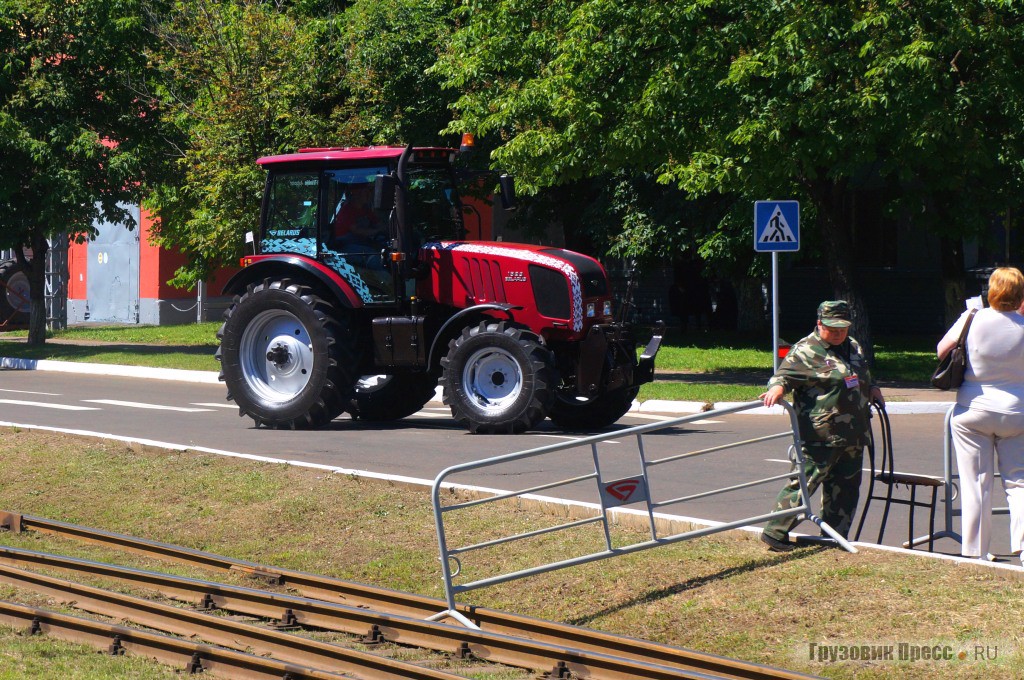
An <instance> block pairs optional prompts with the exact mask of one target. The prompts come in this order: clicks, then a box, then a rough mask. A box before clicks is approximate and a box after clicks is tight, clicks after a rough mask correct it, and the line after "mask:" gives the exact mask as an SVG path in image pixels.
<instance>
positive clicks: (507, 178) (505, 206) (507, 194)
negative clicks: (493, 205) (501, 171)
mask: <svg viewBox="0 0 1024 680" xmlns="http://www.w3.org/2000/svg"><path fill="white" fill-rule="evenodd" d="M498 186H499V187H501V208H502V210H515V209H516V208H517V207H519V206H518V203H517V201H516V181H515V179H514V178H513V177H512V175H501V176H500V177H498Z"/></svg>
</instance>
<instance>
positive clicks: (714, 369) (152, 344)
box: [0, 322, 936, 403]
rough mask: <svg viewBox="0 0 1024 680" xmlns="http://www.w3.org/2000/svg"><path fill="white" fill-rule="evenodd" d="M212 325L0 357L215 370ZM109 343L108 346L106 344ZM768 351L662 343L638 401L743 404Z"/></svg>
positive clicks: (681, 339) (13, 341)
mask: <svg viewBox="0 0 1024 680" xmlns="http://www.w3.org/2000/svg"><path fill="white" fill-rule="evenodd" d="M219 327H220V323H219V322H215V323H202V324H187V325H181V326H78V327H73V328H69V329H66V330H63V331H58V332H55V333H53V334H52V338H51V339H52V340H56V341H57V342H47V343H46V344H45V345H44V346H43V347H28V346H26V345H25V344H24V342H23V341H22V340H21V338H24V336H25V332H24V331H22V332H17V331H15V332H9V333H0V356H7V357H17V358H24V359H53V360H59V361H85V362H94V363H103V364H128V365H137V366H156V367H161V368H182V369H190V370H200V371H217V370H219V368H220V367H219V365H218V363H217V361H216V360H215V359H214V357H213V354H214V352H215V351H216V349H217V337H216V334H217V329H218V328H219ZM935 342H936V339H935V338H932V337H896V338H885V337H883V338H880V339H878V341H877V342H876V344H875V360H876V367H875V376H876V378H879V379H883V380H886V381H897V382H910V383H922V384H924V383H927V381H928V378H929V377H930V376H931V373H932V370H933V369H934V367H935ZM107 343H113V344H107ZM771 367H772V352H771V348H770V347H769V346H766V343H765V342H762V341H760V340H758V339H756V338H751V337H750V336H749V335H742V334H739V333H699V334H691V335H687V336H679V335H678V334H677V335H672V336H668V337H667V338H666V341H665V343H664V344H663V345H662V348H661V351H660V352H659V353H658V359H657V374H658V380H656V381H655V382H654V383H651V384H648V385H644V386H643V387H642V388H641V390H640V397H639V398H640V399H641V400H644V401H646V400H648V399H669V400H681V401H700V402H710V403H714V402H718V401H748V400H751V399H755V398H756V397H757V395H758V394H760V393H761V392H762V391H763V388H764V385H765V383H766V382H767V381H768V378H769V377H770V376H771Z"/></svg>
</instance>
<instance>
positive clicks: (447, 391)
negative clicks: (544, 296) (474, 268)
mask: <svg viewBox="0 0 1024 680" xmlns="http://www.w3.org/2000/svg"><path fill="white" fill-rule="evenodd" d="M441 367H442V369H443V374H442V376H441V383H442V385H443V387H444V403H445V404H447V405H448V406H449V407H450V408H451V410H452V416H453V417H454V418H455V419H456V420H457V421H458V422H460V423H462V424H463V425H465V426H466V427H467V428H468V429H469V431H470V432H472V433H474V434H476V433H481V434H510V433H515V432H523V431H524V430H528V429H530V428H532V427H534V426H535V425H537V423H539V422H540V421H542V420H544V418H545V417H546V416H547V414H548V410H549V409H550V408H551V404H552V402H553V401H554V398H555V391H554V390H555V386H556V385H557V384H558V374H557V372H556V370H555V368H554V359H553V357H552V355H551V352H550V351H548V349H547V348H546V347H545V346H544V345H543V343H542V342H541V339H540V337H539V336H537V335H536V334H534V333H532V332H531V331H529V330H526V329H524V328H520V327H518V326H513V325H510V324H507V323H505V322H486V321H482V322H481V323H480V324H479V325H477V326H472V327H469V328H466V329H464V330H463V331H462V334H461V335H460V336H459V337H458V338H455V339H454V340H452V341H451V342H450V343H449V345H448V355H447V356H446V357H444V358H443V359H442V360H441Z"/></svg>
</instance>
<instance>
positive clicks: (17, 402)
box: [0, 399, 101, 411]
mask: <svg viewBox="0 0 1024 680" xmlns="http://www.w3.org/2000/svg"><path fill="white" fill-rule="evenodd" d="M0 404H15V405H17V406H38V407H40V408H55V409H58V410H61V411H100V410H101V409H98V408H95V407H93V406H70V405H68V404H48V403H46V402H43V401H21V400H19V399H0Z"/></svg>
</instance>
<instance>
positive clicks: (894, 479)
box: [875, 472, 945, 487]
mask: <svg viewBox="0 0 1024 680" xmlns="http://www.w3.org/2000/svg"><path fill="white" fill-rule="evenodd" d="M875 479H877V480H878V481H880V482H882V483H883V484H908V485H914V486H929V487H939V486H942V485H943V484H945V482H944V481H942V480H941V479H939V478H938V477H929V476H928V475H915V474H912V473H909V472H892V473H881V474H878V475H876V476H875Z"/></svg>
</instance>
